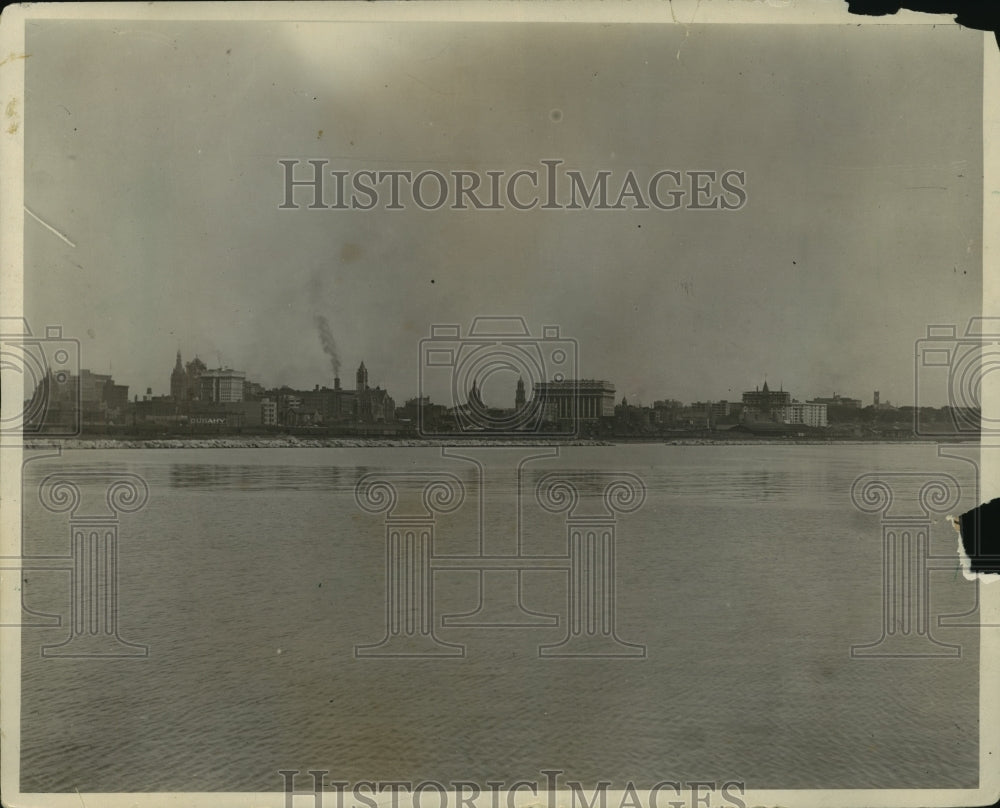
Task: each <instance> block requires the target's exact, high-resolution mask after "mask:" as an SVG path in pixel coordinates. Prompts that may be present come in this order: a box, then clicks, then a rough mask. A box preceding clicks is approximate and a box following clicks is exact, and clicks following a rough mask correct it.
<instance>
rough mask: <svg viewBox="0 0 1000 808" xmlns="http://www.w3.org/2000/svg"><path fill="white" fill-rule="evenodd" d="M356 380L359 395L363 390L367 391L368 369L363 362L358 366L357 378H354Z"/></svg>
mask: <svg viewBox="0 0 1000 808" xmlns="http://www.w3.org/2000/svg"><path fill="white" fill-rule="evenodd" d="M356 380H357V383H358V385H357V386H358V392H359V393H360V392H362V391H363V390H367V389H368V368H366V367H365V363H364V362H362V363H361V364H360V365H359V366H358V373H357V376H356Z"/></svg>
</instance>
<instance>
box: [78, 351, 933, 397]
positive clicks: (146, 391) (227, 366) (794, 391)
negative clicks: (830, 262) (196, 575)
mask: <svg viewBox="0 0 1000 808" xmlns="http://www.w3.org/2000/svg"><path fill="white" fill-rule="evenodd" d="M196 360H197V361H199V362H201V363H202V364H203V365H204V367H205V372H206V373H209V374H211V373H216V372H219V371H224V372H236V373H238V374H240V376H241V378H243V379H244V380H245V382H246V383H247V384H251V383H252V384H255V385H259V386H260V387H261V388H262V389H263V390H265V391H274V390H280V389H282V388H288V389H290V390H300V391H301V390H314V389H317V388H319V389H331V390H332V389H338V388H337V384H338V382H342V381H345V380H346V379H347V378H348V377H350V378H353V376H354V375H355V371H352V370H351V369H350V363H347V364H346V365H345V366H344V368H342V369H341V371H340V372H341V374H344V373H346V374H347V376H346V377H345V376H343V375H341V376H338V377H333V376H331V377H330V378H329V379H327V378H326V377H325V376H324V377H323V379H322V380H316V379H314V380H312V381H308V380H307V382H306V383H305V384H301V385H294V384H272V383H270V382H269V380H268V379H266V378H258V377H254V376H252V375H251V374H249V373H248V372H247V371H245V370H243V369H242V367H241V366H240V365H239V363H238V362H237V363H229V362H224V363H221V364H216V365H214V366H213V365H212V364H211V363H205V361H204V359H203V358H202V357H201V355H200V354H199V353H198V352H194V353H192V354H190V355H189V356H188V357H187V358H185V357H184V354H183V351H181V350H180V349H178V350H177V351H176V352H175V363H176V364H175V365H174V366H171V369H170V371H167V373H166V374H163V375H165V376H167V377H168V381H167V382H166V383H162V382H161V383H160V384H159V385H147V386H146V387H144V388H141V389H140V388H139V387H135V386H133V385H132V384H131V383H129V382H128V380H127V379H125V378H124V377H116V381H117V382H118V383H122V382H125V384H126V386H128V388H129V391H130V395H129V398H130V400H134V399H136V398H138V399H139V400H142V399H143V398H144V397H148V396H150V395H151V396H153V397H154V398H168V397H175V398H176V397H177V396H176V395H175V393H174V391H173V389H172V388H173V384H172V379H170V378H169V377H170V376H171V371H175V370H176V368H177V367H180V363H181V362H183V363H184V364H185V365H186V364H189V363H192V362H194V361H196ZM359 366H360V367H359V370H360V369H363V370H364V372H365V377H366V379H367V374H368V372H369V370H370V368H371V367H373V366H374V367H376V368H377V367H378V365H377V364H372V363H366V362H365V360H363V359H362V360H360V362H359ZM81 368H82V369H83V370H86V371H89V372H91V373H101V372H102V371H101V370H100V369H98V368H94V367H86V366H85V365H83V364H81ZM108 375H111V376H114V373H113V368H109V370H108ZM469 378H470V379H471V382H472V384H471V386H470V387H469V388H468V389H467V390H466V394H465V397H464V398H462V400H461V401H458V402H456V403H458V404H464V403H467V401H468V396H469V395H470V394H472V395H476V393H474V392H473V389H474V388H475V386H476V385H477V384H479V388H478V394H479V395H482V396H483V397H484V399H483V400H484V403H485V404H486V406H489V407H496V408H505V407H507V406H508V405H514V404H515V402H516V398H517V394H518V386H519V384H518V382H519V381H523V376H521V377H517V376H509V378H510V379H512V380H513V381H511V383H510V384H509V385H506V386H504V385H503V384H501V385H494V386H492V396H491V395H490V394H489V393H487V392H486V389H487V388H486V387H484V386H483V385H481V384H480V382H479V379H478V378H477V377H471V376H470V377H469ZM597 378H598V377H596V376H593V374H587V373H585V372H582V373H580V374H579V375H577V376H576V377H574V378H571V379H567V381H573V382H579V381H588V380H593V379H597ZM536 381H542V382H546V383H549V382H551V381H552V379H550V378H545V379H540V380H536ZM604 381H606V382H608V383H610V384H611V385H612V386H613V387H614V388H615V392H616V399H615V401H616V403H620V402H621V401H622V399H623V398H624V399H627V400H628V403H629V404H632V405H636V406H643V407H650V406H653V405H654V404H656V403H657V402H668V401H676V402H678V403H680V404H681V405H682V406H691V405H693V404H705V403H708V404H711V403H717V402H729V403H739V402H740V401H741V400H742V399H743V397H744V395H745V394H746V393H748V392H752V391H760V390H762V389H763V390H764V391H766V390H767V389H768V387H770V388H771V389H772V391H774V390H780V391H784V392H786V393H788V394H789V395H790V396H791V400H792V401H796V402H812V401H830V402H832V401H833V400H835V399H842V400H844V401H845V402H855V401H856V402H859V404H860V407H861V408H864V407H867V406H870V405H872V404H874V405H875V406H879V405H882V406H892V407H897V408H898V407H908V406H913V402H912V401H909V402H908V401H894V400H891V399H889V398H888V397H886V396H885V395H884V394H883V393H882V391H881V390H879V389H875V390H872V391H869V393H868V395H867V396H866V395H865V394H863V393H860V392H857V391H852V390H849V389H848V390H846V391H845V390H842V389H837V390H828V391H827V390H823V391H812V392H808V393H807V392H802V391H801V390H800V389H798V388H797V387H796V386H795V385H791V386H786V385H785V384H784V382H783V381H778V382H777V384H774V383H773V382H772V381H770V380H769V379H768V376H767V375H766V374H765V375H764V376H763V377H762V378H761V379H760V380H759V381H758V382H757V383H755V384H753V385H752V386H747V387H742V388H740V389H739V390H737V389H736V387H730V388H729V389H730V390H732V391H733V398H711V397H708V396H700V397H699V396H695V397H693V398H688V399H681V398H679V397H678V396H676V395H672V394H671V393H670V391H669V390H667V391H662V392H661V394H657V395H655V396H654V397H652V398H650V399H649V400H643V399H641V398H637V397H630V396H629V395H628V394H627V393H623V392H622V391H621V390H620V389H619V387H618V385H617V384H616V382H615V380H614V379H613V378H609V379H604ZM366 383H367V382H366ZM370 387H372V388H373V389H374V388H381V389H384V390H386V391H388V392H390V393H396V394H397V395H396V400H397V402H398V404H399V405H402V404H403V403H404V402H406V401H410V400H413V399H417V398H420V396H421V391H420V390H419V389H416V388H415V389H413V390H412V391H411V390H393V389H392V388H390V387H389V386H387V385H386V384H383V383H381V382H378V381H376V380H373V381H372V382H371V384H370ZM506 387H509V390H508V391H507V392H509V396H506V398H509V399H510V401H509V402H507V401H505V400H498V399H497V391H498V390H506ZM527 390H529V391H531V390H532V384H531V383H530V381H529V383H528V386H527ZM425 395H427V394H426V393H425ZM500 395H503V393H500ZM428 397H429V398H430V400H431V402H432V403H435V404H444V405H447V406H451V403H452V402H450V401H446V400H445V399H446V398H449V396H447V395H446V396H441V397H438V398H435V397H434V396H432V395H428ZM945 404H948V402H944V403H943V404H936V403H929V402H928V403H926V404H922V405H921V406H931V407H940V406H944V405H945ZM851 406H853V404H852V405H851Z"/></svg>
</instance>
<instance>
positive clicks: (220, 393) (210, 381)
mask: <svg viewBox="0 0 1000 808" xmlns="http://www.w3.org/2000/svg"><path fill="white" fill-rule="evenodd" d="M245 379H246V373H244V372H243V371H242V370H233V369H232V368H217V369H215V370H206V371H204V372H203V373H201V374H200V376H199V379H198V387H199V398H200V399H201V400H202V401H211V402H214V403H227V402H235V401H242V400H243V382H244V380H245Z"/></svg>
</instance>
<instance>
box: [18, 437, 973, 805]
mask: <svg viewBox="0 0 1000 808" xmlns="http://www.w3.org/2000/svg"><path fill="white" fill-rule="evenodd" d="M501 455H503V456H502V457H501ZM496 458H497V459H496V460H495V462H494V461H491V462H492V466H491V468H490V469H489V472H490V473H491V474H495V475H496V480H495V481H494V482H493V483H491V487H490V488H489V491H488V496H487V498H486V500H484V501H483V502H482V503H480V502H479V498H478V496H477V494H476V490H475V487H476V481H477V479H478V478H477V472H476V469H475V468H474V467H473V466H472V465H470V464H468V463H464V462H462V461H458V460H454V459H446V458H442V456H441V450H440V449H434V448H426V449H425V448H409V449H403V450H401V449H288V450H284V449H266V450H256V449H221V450H214V449H204V450H118V451H114V450H108V451H105V450H90V451H86V450H84V451H68V452H66V453H64V456H63V457H62V458H61V459H56V460H38V461H35V462H33V463H29V464H28V466H27V467H26V472H25V479H26V490H27V491H28V496H26V505H25V513H24V516H25V536H26V537H27V538H26V551H27V552H29V553H52V554H63V555H65V554H66V552H67V550H68V546H69V543H68V522H67V517H66V515H65V514H51V513H49V512H47V511H45V510H44V509H42V508H41V507H39V505H38V502H37V497H36V496H34V494H33V492H34V491H35V490H37V487H38V484H39V481H40V480H41V479H42V477H43V476H45V475H46V474H48V473H50V472H51V471H54V470H60V471H70V472H74V473H77V472H83V471H87V470H91V469H95V468H100V469H104V470H108V469H113V470H117V471H128V472H132V473H136V474H139V475H141V476H142V477H143V478H144V479H145V480H146V481H147V483H148V486H149V491H150V496H149V502H148V504H147V505H146V506H145V507H144V508H143V509H141V510H140V511H138V512H137V513H134V514H123V515H122V516H121V523H120V535H121V540H120V561H119V567H120V594H119V605H120V632H121V636H122V637H123V638H124V639H125V640H128V641H131V642H135V643H142V644H145V645H148V647H149V656H148V658H138V659H121V658H118V659H49V658H44V659H43V658H42V657H41V655H40V651H39V649H40V646H42V645H43V644H52V643H58V642H60V641H61V640H63V639H64V638H65V637H66V636H67V635H68V628H67V627H66V620H65V619H64V625H63V627H51V628H34V629H26V630H25V631H24V632H23V661H22V670H23V695H22V699H23V700H22V750H21V755H22V774H21V787H22V790H24V791H26V792H33V791H72V790H74V789H78V790H79V791H81V792H88V791H215V790H218V791H277V790H280V788H281V783H282V781H281V778H280V776H279V775H278V774H277V772H278V770H279V769H283V768H293V769H301V770H306V769H309V768H318V769H326V770H330V771H331V775H330V778H329V779H331V780H335V779H342V780H347V781H357V780H361V779H367V780H405V779H412V780H414V781H419V780H423V779H438V780H441V781H445V782H447V781H453V780H471V781H476V782H478V783H480V784H485V782H486V781H487V780H491V779H495V780H506V781H507V782H511V781H513V780H515V779H519V778H524V779H532V780H535V779H539V778H540V775H539V771H540V770H541V769H545V768H558V769H562V770H564V771H565V772H566V777H567V778H573V777H575V778H577V779H580V780H582V781H584V782H594V781H596V780H599V779H608V780H612V781H614V782H615V784H616V786H617V787H621V786H622V785H623V784H624V783H625V782H626V781H628V780H632V781H635V783H636V784H637V785H638V786H640V787H642V786H645V787H649V786H650V785H652V784H653V783H655V782H657V781H659V780H663V779H677V780H693V779H704V780H713V779H716V780H724V779H736V780H744V781H746V783H747V785H748V787H750V788H840V787H843V788H848V787H850V788H866V787H871V788H875V787H881V788H903V787H908V788H914V787H972V786H975V785H976V782H977V770H978V735H979V730H978V676H979V673H978V637H977V634H976V631H975V630H973V629H963V628H935V629H934V631H935V634H936V636H937V638H938V639H939V640H941V641H943V642H949V643H955V644H960V645H961V649H962V656H961V658H958V659H866V660H852V659H851V657H850V651H849V649H850V647H851V645H852V644H857V643H865V642H871V641H874V640H876V639H878V637H879V635H880V633H881V620H882V617H881V614H882V611H881V604H882V578H881V576H882V545H881V526H880V522H879V518H880V517H879V516H878V515H872V514H865V513H862V512H860V511H859V510H858V509H857V508H856V507H854V506H853V505H852V502H851V496H850V491H851V485H852V483H853V482H854V480H855V479H856V478H857V477H858V475H860V474H863V473H865V472H871V471H893V470H895V471H901V470H902V471H927V472H935V471H941V472H946V473H949V474H951V475H953V476H954V477H956V478H957V479H958V480H959V482H960V483H961V485H962V494H963V499H962V503H961V505H960V506H959V507H957V508H956V509H955V511H954V512H955V513H958V512H959V511H960V510H962V509H963V508H967V507H971V506H972V505H974V504H975V497H976V493H975V487H974V475H973V472H972V466H970V465H968V464H965V463H962V462H959V461H955V460H948V459H940V458H938V457H937V456H936V449H935V447H932V446H922V445H892V446H888V445H887V446H877V445H831V446H777V445H756V446H663V445H653V444H648V445H629V446H617V447H568V448H564V449H562V451H561V456H560V457H558V458H553V459H542V460H538V461H536V462H535V463H533V464H529V465H528V466H525V472H524V480H523V484H522V491H525V492H526V493H525V495H524V496H523V497H522V498H521V501H520V510H521V516H520V524H521V530H522V538H521V544H522V551H523V552H524V553H526V554H537V555H560V554H565V553H566V547H567V545H566V533H565V531H566V528H565V522H564V515H562V514H552V513H546V512H544V511H542V510H540V509H539V508H538V507H537V505H536V503H535V500H534V488H535V485H536V484H537V482H538V481H539V480H540V479H541V478H542V477H543V476H544V474H546V473H548V472H550V471H552V470H553V469H575V470H584V471H588V472H589V476H586V475H585V476H584V477H582V478H581V479H580V481H579V486H580V488H581V490H582V491H583V492H584V500H583V502H582V505H581V507H585V508H592V507H595V506H597V505H598V504H599V500H598V499H596V497H597V496H599V494H600V491H601V490H602V486H601V479H600V476H599V475H600V472H602V471H607V470H614V471H620V472H631V473H632V474H635V475H636V476H638V477H640V478H641V479H642V480H643V481H644V483H645V486H646V489H647V491H646V501H645V503H644V504H643V505H642V507H640V508H639V509H638V510H636V511H634V512H633V513H627V514H621V515H619V516H618V520H617V525H616V529H617V545H616V552H617V556H616V561H617V576H616V578H617V613H616V614H617V633H618V636H619V637H620V638H621V639H622V640H624V641H626V642H630V643H637V644H642V645H645V647H646V657H645V658H632V659H628V658H624V659H623V658H575V659H574V658H555V659H549V658H539V655H538V647H539V646H540V645H545V644H549V645H551V644H555V643H558V642H559V641H560V640H561V639H562V638H563V637H564V635H565V630H566V629H565V625H566V623H565V615H566V612H567V609H568V606H567V601H566V598H567V578H566V573H565V572H563V571H561V570H558V569H555V570H548V571H528V572H525V573H524V575H523V605H524V606H525V607H526V608H527V609H529V610H530V611H532V612H536V613H542V614H555V615H560V619H561V624H560V625H558V626H541V627H532V628H501V629H497V628H468V627H464V626H446V627H441V626H440V623H439V621H440V616H441V615H442V614H456V613H462V612H469V611H472V610H474V609H475V608H476V606H477V603H478V573H477V572H475V571H470V570H453V571H442V572H438V573H436V574H435V577H434V584H435V587H436V590H435V621H436V624H437V626H438V627H437V628H436V629H435V630H436V633H437V635H438V636H439V638H440V639H441V640H442V641H445V642H450V643H456V644H464V645H465V647H466V653H465V657H464V658H437V659H414V658H376V659H358V658H356V657H355V655H354V648H355V646H359V645H365V644H371V643H376V642H378V641H379V640H380V639H381V638H382V637H383V635H384V634H385V620H386V602H385V575H386V570H385V564H386V561H385V552H386V550H385V524H384V517H383V516H382V515H379V514H370V513H366V512H364V511H362V510H361V509H360V508H359V507H358V505H357V503H356V502H355V497H354V488H355V484H356V483H357V481H358V480H359V479H360V478H361V477H362V476H363V475H365V474H369V473H374V472H379V471H395V472H398V471H404V470H405V471H419V470H427V469H442V470H445V469H447V470H450V471H452V472H453V473H455V474H456V475H457V476H458V479H460V480H461V481H462V482H463V483H464V484H465V485H466V487H467V491H466V497H467V499H466V502H465V504H464V505H463V507H461V508H460V509H459V510H457V511H456V512H455V513H453V514H450V515H445V516H442V517H440V518H439V519H438V522H437V524H436V529H437V535H436V538H435V553H437V554H439V555H444V554H464V555H468V554H472V553H476V552H478V550H479V542H480V536H479V528H478V514H479V513H480V508H479V506H480V504H481V505H482V514H483V517H482V518H483V520H484V522H483V531H484V539H483V543H484V547H485V548H486V549H487V551H488V552H491V553H505V552H514V551H516V547H517V540H516V538H515V526H516V524H517V523H518V520H517V518H516V517H515V515H514V514H516V513H517V511H518V496H517V493H518V492H517V486H516V484H515V483H516V478H515V477H514V476H513V469H514V468H515V467H516V464H515V463H514V461H513V459H512V457H511V456H509V455H504V454H503V453H502V452H500V453H498V454H497V455H496ZM907 485H909V483H907ZM95 490H96V489H95ZM408 490H409V489H408V486H407V485H403V486H402V491H403V493H402V494H401V496H402V499H401V503H402V504H403V505H405V506H406V507H410V506H411V505H413V504H414V503H413V501H411V500H409V499H407V496H408V493H407V492H408ZM901 491H902V493H900V494H898V495H897V499H898V500H899V501H901V502H902V501H905V500H906V499H907V497H912V495H913V494H914V492H915V489H913V490H907V487H906V485H903V486H902V488H901ZM932 552H933V553H935V554H939V555H942V556H949V555H950V556H952V557H954V552H955V536H954V533H953V532H952V529H951V527H950V525H948V524H947V523H945V522H944V521H943V520H940V521H938V522H937V523H935V525H934V527H933V530H932ZM505 575H510V574H509V573H506V574H505V573H501V574H500V578H498V579H495V580H497V581H500V583H501V584H502V583H503V582H504V581H508V582H509V580H511V579H510V578H509V577H507V578H505V577H504V576H505ZM932 575H933V577H932V602H931V605H932V611H933V613H934V614H941V613H950V612H963V611H965V610H967V609H968V608H970V607H971V606H972V604H973V603H974V602H975V591H974V589H973V585H972V584H970V583H968V582H965V581H964V580H963V579H962V577H961V575H960V574H958V575H956V574H955V573H954V572H952V571H947V570H944V571H939V572H936V573H933V574H932ZM25 579H26V581H25V582H24V591H25V599H26V603H27V604H28V605H29V606H30V607H31V608H32V609H33V610H36V611H38V612H52V613H59V614H62V615H64V617H65V616H66V615H67V603H68V600H67V593H68V586H69V583H68V580H69V578H68V574H67V573H65V572H59V571H46V570H40V571H27V572H25ZM492 591H493V592H494V593H495V592H497V591H498V590H492ZM501 594H505V592H501ZM484 787H485V786H484Z"/></svg>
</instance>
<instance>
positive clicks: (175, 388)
mask: <svg viewBox="0 0 1000 808" xmlns="http://www.w3.org/2000/svg"><path fill="white" fill-rule="evenodd" d="M186 392H187V374H186V373H185V372H184V365H182V364H181V352H180V349H178V351H177V364H175V365H174V369H173V370H172V371H171V373H170V397H171V398H172V399H174V401H181V400H183V399H184V398H186V397H187V396H186V395H185V393H186Z"/></svg>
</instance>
